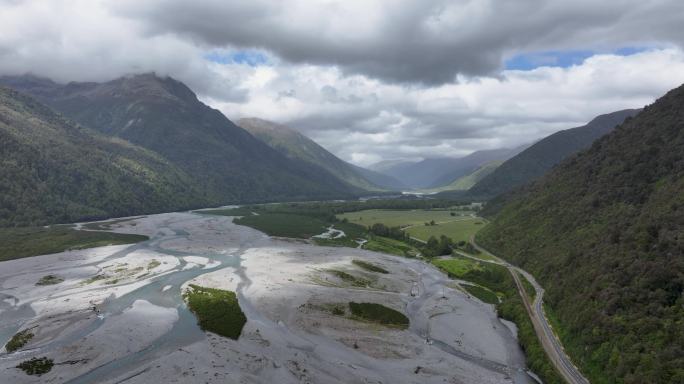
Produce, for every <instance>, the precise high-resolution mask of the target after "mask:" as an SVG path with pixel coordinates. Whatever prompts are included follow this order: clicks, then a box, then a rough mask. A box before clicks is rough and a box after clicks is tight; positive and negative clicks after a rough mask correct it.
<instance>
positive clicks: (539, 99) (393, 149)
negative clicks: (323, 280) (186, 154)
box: [211, 49, 684, 164]
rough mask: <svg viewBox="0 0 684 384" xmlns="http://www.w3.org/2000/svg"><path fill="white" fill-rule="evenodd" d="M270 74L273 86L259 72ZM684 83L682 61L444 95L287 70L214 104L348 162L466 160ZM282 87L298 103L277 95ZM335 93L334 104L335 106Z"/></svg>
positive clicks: (661, 54)
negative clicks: (278, 127) (299, 134)
mask: <svg viewBox="0 0 684 384" xmlns="http://www.w3.org/2000/svg"><path fill="white" fill-rule="evenodd" d="M264 71H265V72H267V73H268V80H267V81H258V82H255V81H253V80H252V77H256V78H260V79H262V80H263V78H264V76H263V75H262V74H261V73H262V72H264ZM682 83H684V53H683V52H682V51H681V50H679V49H662V50H652V51H646V52H642V53H638V54H635V55H631V56H617V55H597V56H593V57H591V58H590V59H588V60H586V61H585V62H584V63H583V64H581V65H577V66H573V67H570V68H557V67H541V68H537V69H535V70H531V71H503V72H502V73H501V74H500V76H499V77H497V78H493V77H478V78H462V79H460V81H459V82H454V83H450V84H444V85H441V86H437V87H430V88H423V87H407V86H402V85H397V84H385V83H382V82H380V81H377V80H373V79H369V78H367V77H364V76H358V75H357V76H345V75H344V74H343V73H342V72H341V71H340V70H339V69H337V68H335V67H323V66H292V65H281V66H276V67H269V68H257V69H253V70H252V74H251V75H250V76H248V77H246V78H245V80H244V83H243V85H244V84H252V86H245V88H246V89H248V91H249V95H250V96H249V98H248V100H247V101H246V102H241V103H231V102H220V101H215V100H213V101H211V103H213V104H215V105H217V106H218V107H219V108H220V109H221V110H222V111H224V113H225V114H226V115H227V116H229V117H231V118H232V117H246V116H259V117H262V118H266V119H271V120H275V121H278V122H282V123H285V124H289V125H291V126H293V127H294V128H297V129H300V130H301V131H303V132H304V133H305V134H307V135H309V136H311V137H312V138H314V139H315V140H317V141H319V142H320V143H321V144H322V145H324V146H326V147H327V148H330V149H331V150H333V151H334V152H335V153H336V154H338V155H339V156H341V157H342V158H344V159H346V160H350V161H353V162H355V163H359V164H368V163H369V162H372V161H374V160H376V159H377V158H378V156H379V157H381V158H384V159H391V158H415V157H426V156H460V155H464V154H467V153H469V152H471V151H473V150H480V149H493V148H498V147H502V146H508V147H513V146H516V145H520V144H523V143H527V142H531V141H534V140H536V139H539V138H541V137H543V136H546V135H548V134H551V133H553V132H555V131H557V130H559V129H566V128H571V127H574V126H578V125H582V124H584V123H586V122H587V121H589V120H590V119H591V118H593V117H595V116H597V115H599V114H603V113H609V112H613V111H616V110H620V109H625V108H639V107H642V106H644V105H646V104H648V103H651V102H653V101H654V100H655V98H656V97H658V96H660V95H662V94H663V93H664V92H666V91H667V90H669V89H671V88H673V87H676V86H678V85H680V84H682ZM284 89H288V90H291V91H293V93H294V96H292V97H289V98H287V99H283V98H282V97H280V96H279V95H280V92H282V91H283V90H284ZM331 89H334V94H335V102H331V101H330V93H331V92H332V91H331Z"/></svg>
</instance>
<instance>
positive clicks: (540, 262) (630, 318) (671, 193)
mask: <svg viewBox="0 0 684 384" xmlns="http://www.w3.org/2000/svg"><path fill="white" fill-rule="evenodd" d="M504 199H505V201H503V202H499V204H497V203H495V204H492V205H491V207H497V206H502V208H501V210H500V211H499V212H492V208H491V207H490V208H489V212H487V211H485V214H487V213H488V214H489V215H491V216H493V218H494V219H493V221H492V223H491V224H490V225H488V226H487V227H485V228H484V229H483V230H482V231H481V232H480V233H479V235H478V241H479V242H480V243H481V244H482V245H484V246H486V247H488V248H490V249H491V250H493V251H495V252H497V253H498V254H499V255H501V256H503V257H505V258H507V259H509V260H510V261H512V262H514V263H516V264H519V265H521V266H522V267H523V268H525V269H527V270H528V271H530V272H532V273H533V274H534V275H535V276H536V277H537V278H538V280H540V282H541V283H542V284H543V285H544V287H545V288H546V290H547V296H546V300H547V302H548V305H549V307H550V309H551V312H550V313H551V314H552V315H553V316H554V317H556V318H557V319H558V322H559V324H560V329H559V331H560V333H561V336H562V340H563V342H564V345H565V348H566V350H567V351H568V352H569V353H570V355H571V356H572V357H573V358H574V359H575V361H576V362H577V363H579V365H580V367H581V368H582V370H583V371H584V373H585V374H586V375H587V376H588V377H589V378H590V379H591V382H592V383H634V384H637V383H682V382H684V297H683V295H682V292H683V289H684V235H683V234H684V86H683V87H679V88H677V89H675V90H673V91H671V92H669V93H668V94H667V95H665V96H664V97H662V98H661V99H659V100H658V101H657V102H656V103H654V104H653V105H651V106H648V107H646V108H644V110H643V111H642V112H641V113H639V114H638V115H637V116H636V117H634V118H631V119H627V121H625V122H624V123H623V124H622V125H620V126H619V127H617V128H616V129H615V130H614V131H613V132H612V133H610V134H608V135H606V136H604V137H602V138H600V139H598V140H597V141H596V142H595V143H594V144H593V145H592V146H591V148H590V149H588V150H585V151H583V152H580V153H579V154H577V155H575V156H572V157H570V158H568V159H567V160H565V161H563V162H562V163H561V164H560V165H559V166H557V167H556V168H554V169H553V170H552V171H551V172H550V173H549V174H548V175H546V176H545V177H543V178H542V179H540V180H539V181H538V182H536V183H534V184H533V185H531V186H529V187H528V188H526V189H525V190H523V191H520V192H518V193H515V194H514V195H512V196H508V197H505V198H504ZM501 203H502V204H501Z"/></svg>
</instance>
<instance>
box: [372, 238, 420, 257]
mask: <svg viewBox="0 0 684 384" xmlns="http://www.w3.org/2000/svg"><path fill="white" fill-rule="evenodd" d="M363 249H367V250H369V251H374V252H381V253H387V254H390V255H396V256H404V257H416V256H418V255H419V254H420V250H418V249H417V248H416V247H414V246H412V245H410V244H407V243H405V242H402V241H399V240H394V239H390V238H388V237H382V236H370V237H369V239H368V242H367V243H366V244H364V245H363Z"/></svg>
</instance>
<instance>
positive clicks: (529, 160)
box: [468, 109, 639, 198]
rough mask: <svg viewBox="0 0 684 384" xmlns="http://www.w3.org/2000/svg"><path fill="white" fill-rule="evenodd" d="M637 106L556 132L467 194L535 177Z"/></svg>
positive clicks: (483, 194) (486, 193) (489, 192)
mask: <svg viewBox="0 0 684 384" xmlns="http://www.w3.org/2000/svg"><path fill="white" fill-rule="evenodd" d="M638 112H639V109H626V110H622V111H617V112H613V113H608V114H605V115H601V116H598V117H596V118H594V119H593V120H591V121H590V122H589V123H588V124H586V125H584V126H581V127H577V128H571V129H566V130H564V131H560V132H556V133H554V134H552V135H550V136H547V137H545V138H544V139H542V140H540V141H538V142H536V143H534V144H533V145H531V146H530V147H529V148H527V149H525V150H524V151H522V152H520V153H518V154H517V155H515V156H513V157H512V158H510V159H508V160H507V161H505V162H504V163H503V164H501V165H500V166H499V167H498V168H496V169H495V170H493V171H492V172H491V173H490V174H489V175H487V176H485V177H484V178H482V180H480V181H478V182H477V183H476V184H475V185H474V186H472V187H471V188H470V189H469V190H468V195H469V196H474V197H478V198H490V197H494V196H496V195H499V194H501V193H504V192H508V191H511V190H513V189H515V188H517V187H520V186H522V185H525V184H527V183H529V182H530V181H533V180H536V179H538V178H540V177H541V176H543V175H544V174H545V173H546V172H548V171H549V170H550V169H551V168H552V167H553V166H554V165H556V164H558V163H560V162H561V161H562V160H563V159H565V158H567V157H568V156H570V155H572V154H574V153H576V152H577V151H579V150H582V149H586V148H588V147H589V146H590V145H591V144H592V143H593V142H594V141H595V140H596V139H598V138H599V137H601V136H603V135H605V134H607V133H608V132H610V131H612V130H613V128H615V126H616V125H618V124H620V123H622V122H623V121H624V120H625V118H627V117H630V116H634V115H636V114H637V113H638Z"/></svg>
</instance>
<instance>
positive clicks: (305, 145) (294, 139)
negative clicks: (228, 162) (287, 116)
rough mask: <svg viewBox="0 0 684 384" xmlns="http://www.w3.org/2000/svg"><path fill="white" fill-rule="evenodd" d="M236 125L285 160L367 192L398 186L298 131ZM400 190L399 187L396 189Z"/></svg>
mask: <svg viewBox="0 0 684 384" xmlns="http://www.w3.org/2000/svg"><path fill="white" fill-rule="evenodd" d="M237 125H238V126H239V127H241V128H243V129H244V130H246V131H247V132H249V133H251V134H252V135H253V136H254V137H256V138H257V139H259V140H261V141H263V142H264V143H266V144H267V145H269V146H270V147H271V148H273V149H275V150H277V151H278V152H280V153H282V154H284V155H285V156H287V157H288V158H291V159H298V160H302V161H305V162H307V163H310V164H312V165H316V166H320V167H322V168H324V169H326V170H327V171H328V172H330V173H332V174H333V175H335V176H336V177H337V178H339V179H341V180H343V181H344V182H346V183H348V184H350V185H353V186H355V187H358V188H362V189H365V190H368V191H380V190H383V189H386V188H387V187H388V186H389V188H390V189H391V188H397V186H400V183H399V182H398V181H393V180H392V179H391V178H389V177H387V176H383V175H380V174H375V172H372V171H369V170H362V169H361V168H360V167H356V166H354V165H352V164H349V163H347V162H345V161H343V160H342V159H340V158H338V157H337V156H335V155H333V154H332V153H330V152H328V150H326V149H325V148H323V147H321V146H320V145H318V144H317V143H316V142H315V141H313V140H311V139H310V138H308V137H306V136H304V135H303V134H301V133H299V132H298V131H296V130H294V129H292V128H289V127H286V126H284V125H281V124H276V123H273V122H270V121H267V120H263V119H258V118H245V119H240V120H238V122H237ZM399 188H400V187H399Z"/></svg>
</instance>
